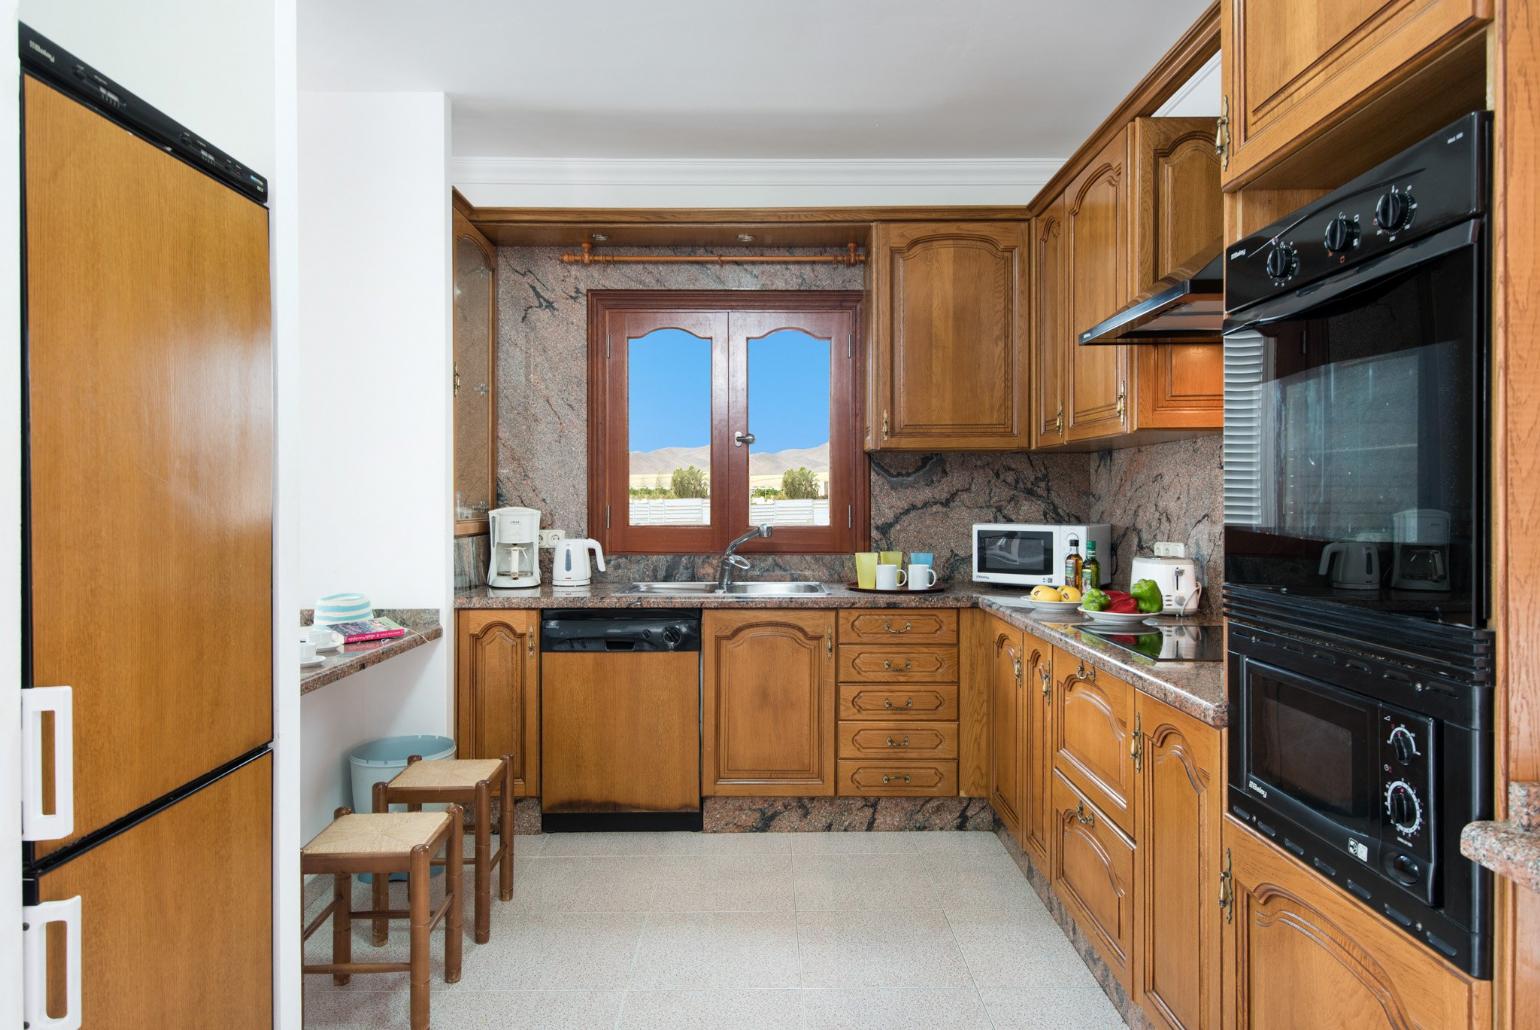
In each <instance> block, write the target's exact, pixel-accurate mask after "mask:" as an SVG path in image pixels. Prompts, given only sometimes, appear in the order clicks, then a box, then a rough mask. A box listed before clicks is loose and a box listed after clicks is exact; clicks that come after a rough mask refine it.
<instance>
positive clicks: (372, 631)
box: [330, 619, 406, 644]
mask: <svg viewBox="0 0 1540 1030" xmlns="http://www.w3.org/2000/svg"><path fill="white" fill-rule="evenodd" d="M330 628H331V630H332V631H333V632H334V633H340V634H342V642H343V643H344V644H362V643H364V642H365V641H368V640H390V639H391V638H392V637H404V636H406V627H405V626H402V625H401V624H400V623H399V622H396V621H395V620H394V619H359V620H358V621H357V622H334V623H332V625H331V627H330Z"/></svg>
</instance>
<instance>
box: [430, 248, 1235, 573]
mask: <svg viewBox="0 0 1540 1030" xmlns="http://www.w3.org/2000/svg"><path fill="white" fill-rule="evenodd" d="M661 250H662V252H663V253H667V254H692V253H714V251H710V250H697V249H691V248H683V247H668V248H661ZM561 252H562V251H561V249H559V248H551V247H505V248H503V249H501V250H500V251H499V253H498V293H497V306H498V340H497V347H498V353H497V361H498V368H497V399H498V434H497V435H498V477H497V490H498V504H499V505H508V504H518V505H526V506H528V507H531V508H538V509H540V511H541V512H543V513H544V518H543V524H544V525H545V526H548V527H556V528H560V529H564V530H566V531H567V533H568V535H572V536H576V535H581V534H583V533H585V532H586V531H587V530H586V527H587V525H588V496H587V486H588V481H587V464H586V447H587V443H586V441H587V367H586V362H587V346H588V343H587V341H588V325H587V320H588V291H589V290H598V289H604V290H618V289H650V290H657V289H669V290H700V289H724V290H744V289H764V290H858V289H861V288H862V286H863V280H864V274H865V273H864V270H863V269H861V268H847V267H844V266H841V265H773V264H769V265H711V264H703V265H693V264H666V265H651V264H639V265H590V266H586V267H585V266H583V265H564V264H562V263H561V259H560V255H561ZM831 253H832V251H831ZM1219 487H1220V473H1219V444H1218V437H1217V436H1214V437H1209V438H1205V439H1201V440H1193V441H1185V440H1184V441H1177V442H1176V443H1168V444H1160V445H1156V446H1152V447H1142V448H1135V449H1130V450H1124V451H1111V452H1102V453H1100V454H1060V453H1037V454H883V455H874V456H873V457H872V460H871V509H872V544H873V546H874V547H877V548H885V549H901V550H906V551H909V550H923V551H932V552H934V553H935V555H936V560H937V564H938V570H937V571H938V572H940V573H941V575H942V577H943V578H947V579H953V580H963V579H966V578H967V575H968V568H969V562H970V547H971V537H970V528H971V526H972V525H973V523H975V522H998V521H1010V522H1066V521H1105V522H1110V523H1112V524H1113V527H1114V534H1115V539H1116V543H1115V545H1114V551H1115V555H1114V561H1115V563H1114V566H1113V572H1114V575H1116V573H1117V571H1118V569H1119V568H1121V569H1122V573H1123V574H1122V578H1121V579H1120V580H1118V582H1120V583H1122V584H1123V585H1126V581H1127V561H1126V559H1125V558H1124V555H1127V554H1130V553H1131V551H1130V548H1132V547H1134V546H1137V545H1139V544H1145V545H1147V544H1148V543H1150V542H1152V541H1154V540H1164V539H1179V540H1189V546H1191V547H1193V548H1194V550H1195V552H1196V553H1198V554H1199V555H1200V557H1202V558H1203V559H1205V560H1206V561H1207V563H1208V566H1209V570H1210V571H1209V574H1210V576H1211V577H1213V578H1214V580H1215V582H1217V576H1218V570H1219V565H1218V564H1217V562H1216V561H1215V558H1216V557H1217V554H1218V547H1219V533H1218V526H1219V522H1220V515H1219V511H1220V504H1219ZM1184 526H1185V527H1186V528H1185V529H1184V528H1183V527H1184ZM545 558H546V561H547V563H548V562H549V552H546V553H545ZM457 564H459V563H457ZM548 568H549V565H548V564H547V569H548ZM459 571H460V570H458V569H457V576H456V579H457V582H459V581H460V580H461V576H460V575H459V574H458V573H459ZM466 571H467V572H468V571H469V570H468V569H467V570H466ZM755 572H756V574H757V575H781V576H794V577H798V578H808V579H819V580H846V579H850V578H853V576H854V568H853V567H852V563H851V559H850V558H849V556H848V555H779V556H775V557H762V558H756V559H755ZM714 573H715V557H714V556H712V555H651V556H648V555H635V556H617V557H616V558H615V559H614V560H612V561H610V562H609V567H608V569H607V571H606V572H604V573H603V574H599V578H601V579H605V580H612V581H629V580H633V579H700V578H709V577H710V576H712V575H714ZM473 575H474V573H471V574H470V575H468V576H466V577H465V579H466V580H467V581H469V580H470V578H471V576H473ZM467 585H473V584H471V583H469V582H467Z"/></svg>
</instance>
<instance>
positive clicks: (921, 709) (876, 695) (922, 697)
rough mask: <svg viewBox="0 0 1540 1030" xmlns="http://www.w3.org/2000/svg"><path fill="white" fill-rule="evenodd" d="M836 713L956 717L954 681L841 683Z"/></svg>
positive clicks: (874, 716)
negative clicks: (906, 684)
mask: <svg viewBox="0 0 1540 1030" xmlns="http://www.w3.org/2000/svg"><path fill="white" fill-rule="evenodd" d="M839 689H840V705H839V717H840V719H841V720H842V721H844V720H849V719H948V720H950V721H952V722H954V723H955V722H956V721H957V713H958V705H957V684H955V683H925V684H918V685H916V686H912V687H907V686H899V687H895V686H889V685H885V684H877V683H841V684H840V688H839Z"/></svg>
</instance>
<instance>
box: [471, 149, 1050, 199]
mask: <svg viewBox="0 0 1540 1030" xmlns="http://www.w3.org/2000/svg"><path fill="white" fill-rule="evenodd" d="M1063 163H1064V160H1063V158H991V159H971V160H970V159H964V160H947V159H913V160H909V159H882V160H833V159H830V160H779V159H776V160H735V159H709V160H659V159H650V158H647V159H643V158H632V159H594V160H584V159H567V158H515V157H456V158H451V159H450V168H449V173H450V180H451V181H452V182H453V183H454V185H455V186H456V187H457V188H458V189H459V190H460V192H461V193H462V194H464V195H465V198H466V199H467V200H469V201H470V202H471V203H472V204H474V205H476V206H477V207H866V206H874V207H875V206H889V205H911V204H912V205H927V204H938V205H965V204H987V205H1010V204H1026V203H1027V202H1028V201H1030V200H1031V199H1032V197H1033V196H1034V195H1035V194H1036V193H1037V191H1038V189H1039V188H1041V187H1042V185H1043V184H1044V183H1046V182H1047V181H1048V180H1049V178H1051V177H1052V176H1053V174H1054V173H1055V172H1057V171H1058V170H1059V167H1060V165H1062V164H1063Z"/></svg>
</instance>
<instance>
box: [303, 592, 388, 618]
mask: <svg viewBox="0 0 1540 1030" xmlns="http://www.w3.org/2000/svg"><path fill="white" fill-rule="evenodd" d="M372 618H374V609H373V608H371V607H369V599H368V598H367V597H365V596H364V595H363V594H327V595H326V596H325V597H323V598H321V599H320V600H318V601H316V603H315V621H316V622H318V623H321V624H322V625H326V624H330V623H337V622H358V621H360V620H363V619H372Z"/></svg>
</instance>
